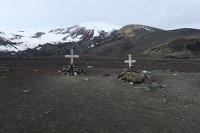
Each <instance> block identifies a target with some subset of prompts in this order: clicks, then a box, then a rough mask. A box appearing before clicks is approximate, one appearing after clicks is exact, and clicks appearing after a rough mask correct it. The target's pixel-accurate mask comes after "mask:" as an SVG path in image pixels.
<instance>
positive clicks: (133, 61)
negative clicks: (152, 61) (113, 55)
mask: <svg viewBox="0 0 200 133" xmlns="http://www.w3.org/2000/svg"><path fill="white" fill-rule="evenodd" d="M135 62H136V60H132V59H131V54H129V55H128V60H125V61H124V63H128V66H129V67H131V65H132V63H135Z"/></svg>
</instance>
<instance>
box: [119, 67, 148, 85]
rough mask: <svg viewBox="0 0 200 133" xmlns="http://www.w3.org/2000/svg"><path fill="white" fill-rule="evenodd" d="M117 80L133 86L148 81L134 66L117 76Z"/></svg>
mask: <svg viewBox="0 0 200 133" xmlns="http://www.w3.org/2000/svg"><path fill="white" fill-rule="evenodd" d="M117 78H118V79H120V80H123V81H125V82H131V83H134V84H137V83H142V82H145V81H146V80H147V79H149V77H148V76H147V75H146V74H144V73H142V72H139V70H137V69H136V68H135V66H131V67H129V68H128V69H126V70H125V71H124V72H122V73H121V74H119V75H118V77H117Z"/></svg>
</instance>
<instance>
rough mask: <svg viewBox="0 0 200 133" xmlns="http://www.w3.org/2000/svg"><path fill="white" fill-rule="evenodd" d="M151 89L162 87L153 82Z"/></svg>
mask: <svg viewBox="0 0 200 133" xmlns="http://www.w3.org/2000/svg"><path fill="white" fill-rule="evenodd" d="M151 87H152V88H159V87H160V85H159V84H158V83H157V82H152V83H151Z"/></svg>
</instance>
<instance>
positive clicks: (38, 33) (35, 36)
mask: <svg viewBox="0 0 200 133" xmlns="http://www.w3.org/2000/svg"><path fill="white" fill-rule="evenodd" d="M44 34H45V33H44V32H37V33H35V35H34V36H32V38H40V37H41V36H42V35H44Z"/></svg>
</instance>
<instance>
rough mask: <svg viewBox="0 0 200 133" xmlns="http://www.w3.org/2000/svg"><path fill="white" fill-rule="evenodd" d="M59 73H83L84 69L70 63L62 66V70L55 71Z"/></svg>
mask: <svg viewBox="0 0 200 133" xmlns="http://www.w3.org/2000/svg"><path fill="white" fill-rule="evenodd" d="M57 73H58V74H61V75H74V76H76V75H84V74H85V73H86V70H85V69H83V68H80V67H78V66H77V65H74V64H71V65H67V66H66V67H64V68H63V69H62V70H59V71H58V72H57Z"/></svg>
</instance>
